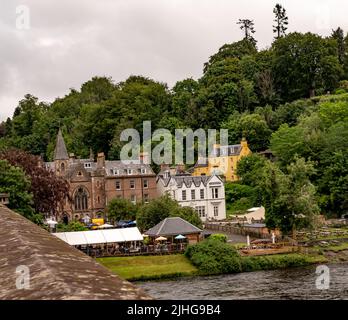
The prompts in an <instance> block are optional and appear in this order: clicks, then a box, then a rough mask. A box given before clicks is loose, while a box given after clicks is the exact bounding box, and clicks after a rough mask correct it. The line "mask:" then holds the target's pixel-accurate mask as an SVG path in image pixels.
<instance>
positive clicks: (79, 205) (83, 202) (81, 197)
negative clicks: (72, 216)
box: [74, 188, 88, 211]
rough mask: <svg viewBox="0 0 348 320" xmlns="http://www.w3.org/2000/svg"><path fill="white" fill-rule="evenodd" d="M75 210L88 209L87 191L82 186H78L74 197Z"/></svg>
mask: <svg viewBox="0 0 348 320" xmlns="http://www.w3.org/2000/svg"><path fill="white" fill-rule="evenodd" d="M74 203H75V210H77V211H82V210H87V209H88V193H87V191H86V190H85V189H84V188H78V189H77V191H76V193H75V197H74Z"/></svg>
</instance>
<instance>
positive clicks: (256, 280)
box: [137, 263, 348, 300]
mask: <svg viewBox="0 0 348 320" xmlns="http://www.w3.org/2000/svg"><path fill="white" fill-rule="evenodd" d="M327 266H328V267H329V273H330V281H329V289H325V290H320V289H317V286H316V279H317V278H318V274H316V273H315V272H316V266H309V267H304V268H291V269H281V270H270V271H256V272H246V273H239V274H230V275H219V276H209V277H190V278H180V279H177V280H170V281H150V282H139V283H137V285H138V286H140V287H142V288H143V289H144V290H145V291H146V292H147V293H149V294H150V295H151V296H152V297H154V298H156V299H166V300H171V299H178V300H196V299H197V300H205V299H212V300H217V299H219V300H222V299H224V300H239V299H269V300H271V299H277V300H278V299H301V300H305V299H325V300H326V299H345V300H346V299H348V263H342V264H328V265H327Z"/></svg>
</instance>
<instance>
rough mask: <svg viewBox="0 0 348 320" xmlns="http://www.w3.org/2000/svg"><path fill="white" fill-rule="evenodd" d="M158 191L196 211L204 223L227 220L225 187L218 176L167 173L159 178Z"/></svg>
mask: <svg viewBox="0 0 348 320" xmlns="http://www.w3.org/2000/svg"><path fill="white" fill-rule="evenodd" d="M157 190H158V192H159V194H161V195H164V194H169V195H170V196H171V197H172V198H173V199H175V200H177V201H178V202H179V204H180V205H181V206H183V207H191V208H193V209H195V210H196V211H197V213H198V215H199V216H200V218H201V219H202V221H206V220H223V219H226V204H225V187H224V183H223V181H222V180H221V178H220V177H218V176H197V177H194V176H190V175H170V173H169V171H167V172H165V173H163V174H160V175H159V176H158V177H157Z"/></svg>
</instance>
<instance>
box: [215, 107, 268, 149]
mask: <svg viewBox="0 0 348 320" xmlns="http://www.w3.org/2000/svg"><path fill="white" fill-rule="evenodd" d="M221 127H222V128H225V129H228V130H229V140H230V142H232V143H239V142H240V140H241V138H242V137H244V138H246V139H247V140H248V143H249V146H250V148H251V150H252V151H261V150H265V149H266V148H267V146H268V142H269V139H270V137H271V133H272V131H271V130H270V129H269V128H268V125H267V123H266V121H265V120H264V119H262V117H261V116H260V115H259V114H255V113H253V114H242V115H239V114H237V113H234V114H233V115H231V116H230V117H229V118H228V120H227V121H226V122H224V123H222V125H221Z"/></svg>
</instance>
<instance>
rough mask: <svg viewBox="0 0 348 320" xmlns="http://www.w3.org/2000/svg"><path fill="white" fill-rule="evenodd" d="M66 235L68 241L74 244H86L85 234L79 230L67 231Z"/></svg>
mask: <svg viewBox="0 0 348 320" xmlns="http://www.w3.org/2000/svg"><path fill="white" fill-rule="evenodd" d="M55 234H56V233H55ZM65 236H66V240H67V243H69V244H70V245H72V246H79V245H82V244H86V237H85V235H84V234H83V233H81V232H79V231H76V232H65Z"/></svg>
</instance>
